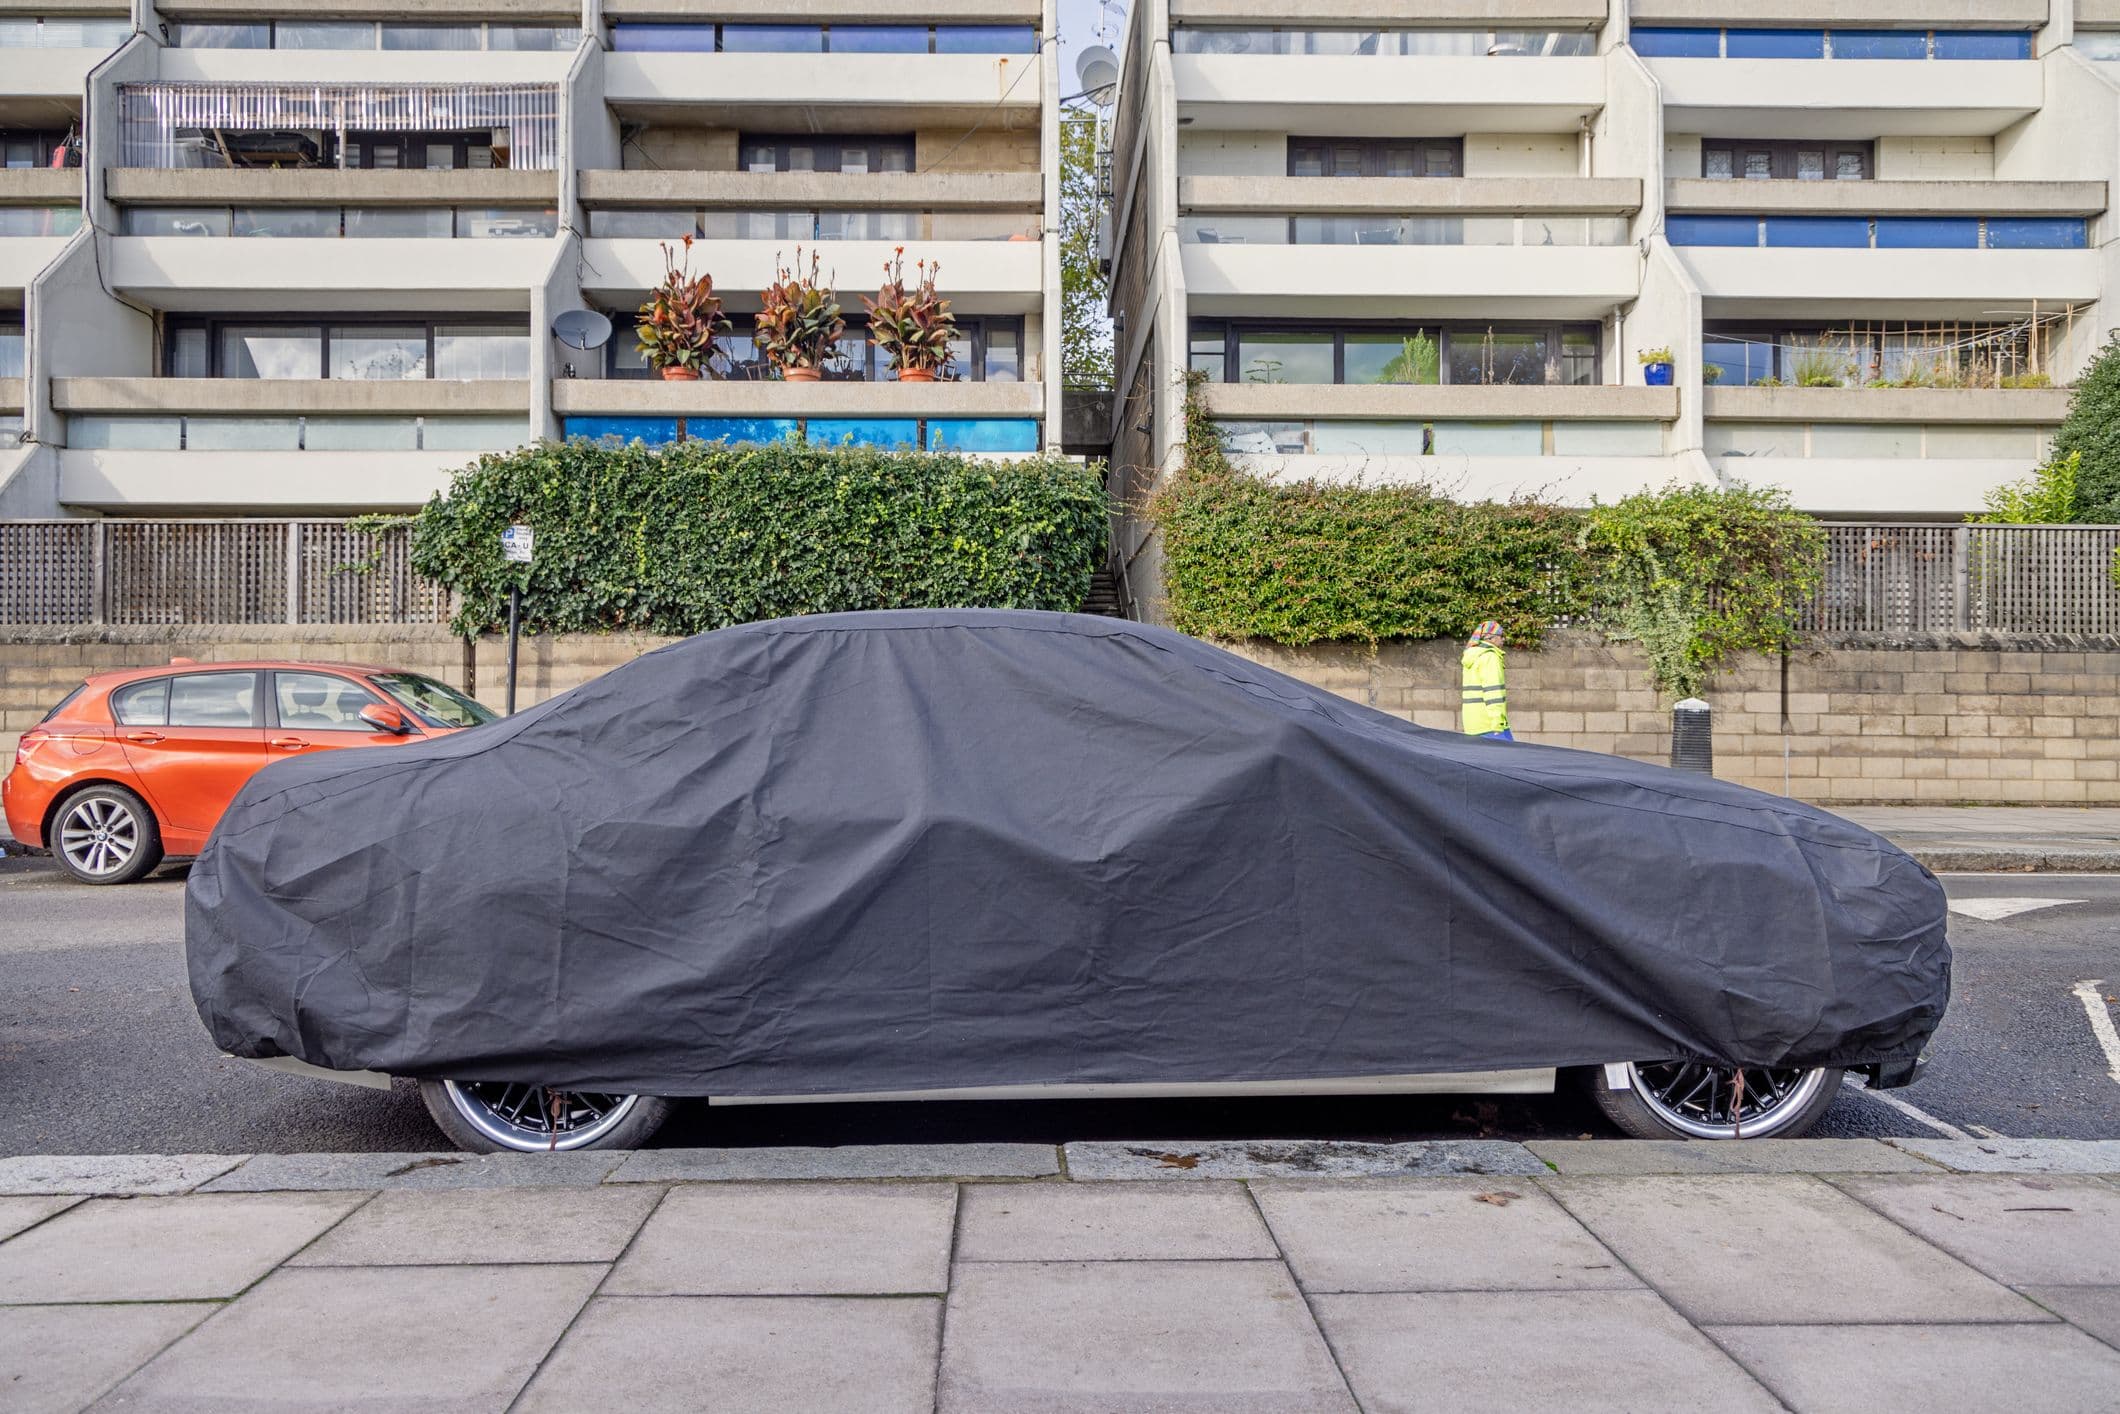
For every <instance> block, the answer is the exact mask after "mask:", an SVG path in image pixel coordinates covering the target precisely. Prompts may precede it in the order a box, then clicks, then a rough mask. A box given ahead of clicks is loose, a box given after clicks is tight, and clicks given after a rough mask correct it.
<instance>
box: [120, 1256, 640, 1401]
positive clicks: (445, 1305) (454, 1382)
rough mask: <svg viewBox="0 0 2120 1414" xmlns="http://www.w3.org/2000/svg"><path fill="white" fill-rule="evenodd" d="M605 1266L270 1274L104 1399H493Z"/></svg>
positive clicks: (552, 1338) (509, 1390) (525, 1368)
mask: <svg viewBox="0 0 2120 1414" xmlns="http://www.w3.org/2000/svg"><path fill="white" fill-rule="evenodd" d="M606 1270H607V1268H605V1267H602V1266H575V1267H561V1266H553V1267H332V1268H323V1267H310V1268H302V1269H289V1270H286V1271H281V1272H275V1273H274V1274H273V1275H272V1276H270V1277H268V1278H267V1279H266V1280H264V1281H263V1282H260V1283H259V1284H258V1285H257V1287H255V1288H254V1289H253V1290H251V1291H249V1292H247V1293H245V1294H244V1296H243V1298H242V1299H241V1300H240V1301H237V1302H235V1303H233V1304H232V1305H230V1306H229V1307H228V1308H227V1309H225V1310H223V1311H222V1312H221V1313H220V1314H219V1315H217V1316H215V1317H214V1318H213V1319H212V1320H210V1321H208V1322H206V1323H205V1324H204V1325H202V1326H200V1327H199V1328H198V1329H197V1330H195V1331H193V1332H192V1333H191V1334H190V1335H188V1336H186V1337H184V1339H182V1340H180V1341H178V1342H177V1343H176V1344H175V1345H173V1346H171V1347H170V1348H169V1349H168V1350H166V1351H164V1352H163V1353H162V1354H161V1355H159V1356H157V1357H156V1358H155V1360H154V1361H153V1362H152V1363H150V1364H149V1365H147V1366H146V1367H145V1368H144V1369H142V1370H141V1371H140V1372H139V1373H138V1374H137V1375H134V1376H133V1377H132V1378H131V1379H130V1380H127V1381H126V1382H125V1383H124V1384H123V1385H121V1386H120V1387H119V1388H118V1390H117V1391H116V1392H115V1393H114V1394H112V1395H111V1397H110V1398H109V1399H108V1400H107V1401H106V1402H105V1405H104V1406H103V1407H107V1408H110V1409H152V1410H158V1411H160V1410H170V1411H178V1410H183V1411H190V1410H198V1411H202V1414H203V1411H207V1410H227V1409H239V1408H242V1409H271V1410H273V1411H275V1414H281V1412H282V1411H289V1412H290V1414H291V1412H292V1411H323V1410H345V1409H355V1408H359V1409H376V1410H383V1409H405V1410H412V1409H418V1410H423V1411H434V1414H457V1411H473V1410H477V1411H494V1410H500V1409H504V1408H506V1407H507V1404H508V1401H509V1400H510V1399H512V1398H514V1396H515V1394H516V1392H517V1391H518V1390H520V1389H521V1388H522V1387H523V1384H524V1383H525V1382H526V1381H527V1380H528V1379H529V1378H530V1375H531V1373H532V1372H533V1371H534V1370H536V1368H537V1363H538V1361H539V1360H541V1359H543V1358H544V1355H545V1353H546V1352H547V1351H549V1350H550V1349H551V1348H552V1346H553V1343H554V1342H556V1341H557V1340H558V1339H559V1337H560V1333H561V1332H562V1331H564V1330H566V1328H567V1323H568V1322H569V1321H571V1320H573V1319H574V1317H575V1315H576V1313H578V1312H579V1311H580V1310H581V1308H582V1304H583V1303H584V1302H586V1301H587V1300H588V1299H589V1294H590V1292H592V1291H593V1290H595V1287H596V1283H597V1281H598V1280H599V1279H601V1278H602V1276H603V1274H604V1272H605V1271H606ZM641 1354H642V1356H643V1357H644V1358H647V1357H650V1356H651V1355H652V1356H660V1355H661V1354H662V1352H660V1351H657V1352H642V1353H641Z"/></svg>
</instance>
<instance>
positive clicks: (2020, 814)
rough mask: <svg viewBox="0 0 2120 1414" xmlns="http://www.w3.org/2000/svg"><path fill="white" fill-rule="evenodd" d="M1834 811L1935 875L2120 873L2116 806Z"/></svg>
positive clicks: (1896, 807)
mask: <svg viewBox="0 0 2120 1414" xmlns="http://www.w3.org/2000/svg"><path fill="white" fill-rule="evenodd" d="M1838 813H1840V814H1842V815H1845V816H1846V817H1847V818H1848V819H1850V820H1853V821H1854V822H1855V823H1856V824H1858V825H1862V826H1864V827H1866V828H1868V829H1872V830H1875V831H1877V833H1879V834H1881V835H1883V836H1885V838H1887V839H1889V840H1891V841H1892V843H1894V844H1896V845H1898V846H1899V847H1900V848H1901V849H1903V850H1905V851H1907V853H1909V854H1911V855H1913V856H1914V857H1915V858H1917V859H1919V860H1920V861H1921V862H1922V863H1924V864H1926V865H1928V866H1929V867H1930V868H1931V869H1934V870H1936V871H1937V872H1938V873H1944V872H1950V871H1960V872H1975V873H1977V872H1985V871H1988V870H1998V869H1999V870H2024V871H2027V872H2046V871H2051V872H2054V873H2072V872H2097V873H2111V872H2115V871H2120V807H2115V806H2095V805H2094V806H2087V807H2072V806H2046V805H2033V806H2012V805H1966V806H1955V807H1954V806H1927V805H1907V806H1900V805H1849V806H1843V807H1841V808H1840V810H1839V812H1838Z"/></svg>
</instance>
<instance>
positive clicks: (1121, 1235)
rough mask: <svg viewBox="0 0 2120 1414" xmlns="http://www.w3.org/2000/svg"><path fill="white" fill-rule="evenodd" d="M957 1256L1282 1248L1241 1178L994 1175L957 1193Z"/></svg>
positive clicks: (1106, 1255)
mask: <svg viewBox="0 0 2120 1414" xmlns="http://www.w3.org/2000/svg"><path fill="white" fill-rule="evenodd" d="M958 1202H959V1203H960V1204H962V1209H963V1211H962V1215H961V1216H960V1217H959V1218H958V1222H957V1260H958V1261H960V1262H1138V1261H1155V1260H1166V1261H1197V1260H1203V1259H1209V1258H1263V1259H1267V1260H1272V1259H1274V1258H1277V1257H1279V1256H1280V1253H1279V1252H1278V1251H1276V1250H1275V1248H1274V1242H1273V1237H1272V1235H1271V1234H1269V1233H1268V1232H1267V1231H1266V1224H1265V1223H1263V1222H1261V1221H1260V1220H1259V1211H1258V1209H1257V1208H1255V1207H1253V1206H1252V1201H1251V1198H1250V1196H1249V1195H1248V1194H1246V1193H1245V1191H1244V1188H1243V1186H1242V1185H1241V1184H1236V1183H1188V1184H1185V1185H1183V1186H1171V1185H1166V1184H1159V1183H991V1184H974V1185H971V1186H969V1187H967V1188H965V1189H964V1191H963V1194H962V1196H961V1197H960V1198H959V1199H958Z"/></svg>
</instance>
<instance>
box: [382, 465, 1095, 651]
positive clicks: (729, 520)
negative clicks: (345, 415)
mask: <svg viewBox="0 0 2120 1414" xmlns="http://www.w3.org/2000/svg"><path fill="white" fill-rule="evenodd" d="M1106 516H1107V512H1106V505H1105V495H1104V488H1103V485H1102V483H1101V480H1100V477H1099V475H1098V473H1097V471H1096V470H1095V469H1094V468H1089V467H1084V466H1082V465H1080V464H1078V463H1075V462H1071V461H1068V460H1065V459H1063V458H1059V457H1037V458H1031V459H1027V460H1022V461H1009V462H1001V461H981V460H975V459H973V458H969V457H964V456H958V455H954V454H948V453H905V452H881V451H872V450H867V449H860V448H839V449H827V448H817V447H807V446H803V445H802V444H800V443H796V442H788V443H781V444H777V445H773V446H767V447H730V446H728V445H726V444H723V443H708V442H681V443H677V444H674V445H671V446H668V447H663V448H649V447H646V446H643V445H641V444H640V443H637V442H636V443H632V444H629V445H626V446H617V445H614V444H612V443H610V442H608V441H607V442H601V443H599V442H589V441H585V440H580V439H577V440H574V441H570V442H543V443H539V444H536V445H533V446H529V447H524V448H521V449H519V450H516V451H513V452H506V453H496V454H492V455H488V456H485V457H481V458H480V459H479V461H478V462H477V463H476V464H475V465H473V466H471V467H469V468H466V469H465V470H463V471H461V472H458V473H457V475H456V477H455V479H454V481H453V482H452V483H451V485H450V487H449V490H448V491H447V492H446V493H444V494H442V495H439V496H437V497H435V499H434V500H432V501H430V502H429V503H428V504H427V505H426V507H425V508H424V509H422V510H421V511H420V513H419V514H418V516H417V517H416V518H415V520H414V524H413V533H412V556H413V566H414V568H415V569H416V570H417V571H418V572H419V573H420V574H422V575H425V576H427V577H429V578H431V579H436V580H439V581H441V582H442V583H444V584H446V585H448V586H449V587H450V588H451V589H453V590H455V591H456V592H457V593H458V594H459V595H461V596H462V607H461V611H460V612H459V614H458V615H457V618H456V619H455V621H454V625H455V627H456V629H457V631H458V632H460V633H464V634H467V635H468V634H474V633H478V632H480V631H482V630H485V629H488V628H492V627H494V626H496V625H498V624H501V623H503V622H505V620H506V617H507V606H508V591H509V589H510V587H511V586H515V585H520V586H521V587H522V588H523V590H524V599H523V615H524V626H525V627H526V628H528V629H531V630H533V631H537V632H550V633H568V632H596V631H603V630H615V629H627V630H638V631H643V632H649V633H659V634H691V633H701V632H704V631H706V630H709V629H715V628H723V627H727V626H728V625H731V624H739V623H747V622H750V621H753V620H757V619H772V618H782V617H787V616H791V615H797V614H822V613H835V612H840V611H845V610H855V609H907V608H1015V609H1061V610H1073V609H1075V608H1077V607H1079V606H1080V604H1081V603H1082V600H1083V598H1084V596H1085V595H1086V594H1087V593H1088V591H1089V582H1090V576H1091V574H1092V572H1093V571H1094V569H1095V568H1096V566H1097V565H1098V564H1100V563H1101V562H1102V559H1103V555H1104V541H1105V533H1106V526H1107V519H1106ZM512 524H522V525H528V526H530V527H531V528H532V529H533V530H535V531H536V535H537V553H536V559H535V561H534V562H533V563H532V564H530V565H528V566H523V565H511V564H508V563H506V562H504V561H503V560H502V558H501V549H500V536H501V531H502V530H503V529H504V528H506V527H507V526H509V525H512Z"/></svg>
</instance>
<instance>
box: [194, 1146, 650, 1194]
mask: <svg viewBox="0 0 2120 1414" xmlns="http://www.w3.org/2000/svg"><path fill="white" fill-rule="evenodd" d="M624 1158H625V1155H624V1154H623V1153H610V1152H604V1153H590V1154H564V1153H563V1154H461V1153H448V1154H259V1155H258V1156H256V1157H255V1158H253V1159H251V1160H249V1161H248V1162H247V1163H245V1164H244V1165H243V1166H242V1167H241V1168H238V1169H232V1170H230V1171H229V1172H227V1173H225V1174H223V1175H221V1177H219V1178H217V1179H215V1180H214V1181H213V1182H211V1183H209V1184H206V1185H205V1186H204V1187H203V1188H202V1189H201V1191H202V1192H205V1193H278V1192H329V1191H332V1190H335V1189H337V1190H351V1189H361V1190H365V1191H368V1192H373V1191H375V1190H377V1189H382V1188H509V1187H515V1188H561V1187H582V1186H587V1185H592V1184H598V1183H602V1182H603V1181H604V1179H605V1178H606V1177H608V1176H609V1174H610V1173H611V1170H613V1169H615V1168H617V1167H618V1166H619V1164H620V1162H622V1161H623V1160H624Z"/></svg>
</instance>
